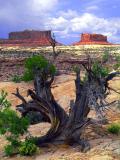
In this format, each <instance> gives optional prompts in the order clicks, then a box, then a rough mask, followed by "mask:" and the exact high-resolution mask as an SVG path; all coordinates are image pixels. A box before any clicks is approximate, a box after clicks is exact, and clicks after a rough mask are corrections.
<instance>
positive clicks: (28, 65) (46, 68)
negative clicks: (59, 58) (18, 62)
mask: <svg viewBox="0 0 120 160" xmlns="http://www.w3.org/2000/svg"><path fill="white" fill-rule="evenodd" d="M35 69H38V70H40V71H41V73H42V74H44V75H46V76H49V75H53V74H55V72H56V69H55V66H54V65H53V64H51V63H49V61H48V60H47V59H46V58H45V57H43V56H40V55H39V56H33V57H31V58H28V59H26V61H25V72H24V75H23V77H22V80H23V81H31V80H33V78H34V71H35Z"/></svg>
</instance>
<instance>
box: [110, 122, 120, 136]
mask: <svg viewBox="0 0 120 160" xmlns="http://www.w3.org/2000/svg"><path fill="white" fill-rule="evenodd" d="M108 131H109V132H110V133H112V134H118V133H120V124H117V123H115V124H111V125H110V126H109V127H108Z"/></svg>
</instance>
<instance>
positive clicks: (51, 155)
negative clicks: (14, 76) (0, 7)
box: [0, 75, 120, 160]
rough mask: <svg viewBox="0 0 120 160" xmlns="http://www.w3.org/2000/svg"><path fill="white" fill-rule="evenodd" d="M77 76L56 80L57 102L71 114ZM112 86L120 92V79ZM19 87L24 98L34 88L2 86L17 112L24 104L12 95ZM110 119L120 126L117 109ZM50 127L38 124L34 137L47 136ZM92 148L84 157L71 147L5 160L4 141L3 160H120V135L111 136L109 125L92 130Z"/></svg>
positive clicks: (109, 113) (0, 151)
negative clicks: (19, 106) (70, 104)
mask: <svg viewBox="0 0 120 160" xmlns="http://www.w3.org/2000/svg"><path fill="white" fill-rule="evenodd" d="M74 79H75V77H74V76H73V75H61V76H59V77H56V78H55V82H54V84H53V89H52V92H53V94H54V96H55V98H56V100H57V101H58V102H59V103H60V104H61V106H63V107H64V108H65V110H66V111H68V110H69V103H70V100H72V99H74V98H75V86H74ZM110 85H111V86H112V87H114V88H116V89H117V90H120V78H119V77H117V78H114V79H113V81H111V82H110ZM17 87H19V88H20V92H21V93H22V95H24V96H25V97H26V90H27V89H28V88H33V83H32V82H31V83H23V82H22V83H13V82H0V90H1V89H4V90H6V91H7V92H8V93H9V95H8V99H9V100H10V101H11V103H12V106H13V109H15V105H17V104H19V103H20V101H19V100H18V99H16V98H15V97H14V96H13V95H12V94H11V93H13V92H15V89H16V88H17ZM26 99H29V97H26ZM114 99H120V97H119V96H118V95H117V94H115V93H111V95H110V96H109V98H108V100H109V101H112V100H114ZM89 116H92V117H94V116H95V113H94V112H91V113H90V115H89ZM107 118H108V120H109V123H114V122H117V123H120V110H119V109H118V108H117V107H116V106H113V107H112V109H111V110H109V111H107ZM49 127H50V125H49V124H45V123H42V124H37V125H34V126H31V127H30V131H31V133H32V134H33V135H43V134H45V133H46V132H47V130H48V129H49ZM84 136H85V137H86V138H87V139H88V141H89V142H90V144H91V150H90V151H88V152H87V153H81V152H80V148H79V147H78V146H73V147H69V146H67V145H52V144H51V145H50V146H49V147H47V148H40V150H39V151H38V153H37V155H35V156H32V157H20V156H19V155H18V156H14V157H11V158H7V157H4V154H3V146H4V145H5V143H6V142H5V140H4V138H3V137H0V160H4V159H6V160H119V159H120V135H112V134H110V133H108V132H107V125H104V126H98V127H94V128H93V127H88V128H87V129H86V133H85V135H84Z"/></svg>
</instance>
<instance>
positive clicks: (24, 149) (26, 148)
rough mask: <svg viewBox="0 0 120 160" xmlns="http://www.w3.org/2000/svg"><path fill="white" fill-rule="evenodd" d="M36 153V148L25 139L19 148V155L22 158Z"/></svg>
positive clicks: (31, 141) (30, 141) (31, 142)
mask: <svg viewBox="0 0 120 160" xmlns="http://www.w3.org/2000/svg"><path fill="white" fill-rule="evenodd" d="M36 152H37V146H36V145H35V142H34V141H33V140H31V139H26V140H25V141H24V142H22V143H21V145H20V147H19V153H20V155H23V156H31V155H33V154H35V153H36Z"/></svg>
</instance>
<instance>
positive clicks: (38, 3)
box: [28, 0, 58, 12]
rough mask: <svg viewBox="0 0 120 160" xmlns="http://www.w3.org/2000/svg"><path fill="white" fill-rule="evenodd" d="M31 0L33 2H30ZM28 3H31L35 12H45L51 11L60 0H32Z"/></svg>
mask: <svg viewBox="0 0 120 160" xmlns="http://www.w3.org/2000/svg"><path fill="white" fill-rule="evenodd" d="M30 1H31V3H30ZM30 1H29V2H28V4H30V5H31V7H32V9H33V10H34V11H35V12H37V11H38V12H39V11H40V12H41V11H42V12H43V11H45V12H46V11H50V10H52V9H54V7H56V5H57V4H58V0H30Z"/></svg>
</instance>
